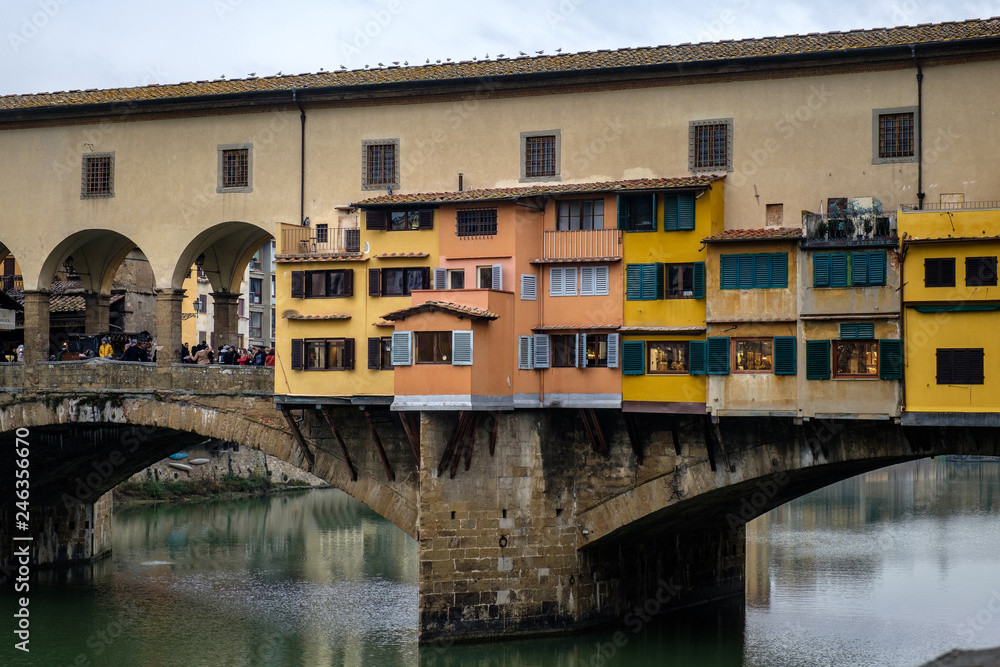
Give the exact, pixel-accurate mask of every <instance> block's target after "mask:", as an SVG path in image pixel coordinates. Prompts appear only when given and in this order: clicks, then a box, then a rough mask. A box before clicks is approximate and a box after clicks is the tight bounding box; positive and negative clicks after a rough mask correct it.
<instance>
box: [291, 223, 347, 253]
mask: <svg viewBox="0 0 1000 667" xmlns="http://www.w3.org/2000/svg"><path fill="white" fill-rule="evenodd" d="M354 252H361V230H360V229H357V228H340V227H336V228H333V229H313V228H311V227H293V228H290V229H289V228H286V229H282V230H281V247H280V248H279V249H278V253H279V254H282V255H313V254H320V255H329V254H338V253H354Z"/></svg>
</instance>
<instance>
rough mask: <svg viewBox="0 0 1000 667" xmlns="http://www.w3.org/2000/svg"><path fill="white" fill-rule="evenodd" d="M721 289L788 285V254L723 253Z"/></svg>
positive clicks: (720, 274) (720, 258) (764, 287)
mask: <svg viewBox="0 0 1000 667" xmlns="http://www.w3.org/2000/svg"><path fill="white" fill-rule="evenodd" d="M719 262H720V265H721V270H720V271H719V276H720V288H721V289H767V288H783V287H788V255H787V254H786V253H783V252H777V253H766V254H758V255H721V256H720V257H719Z"/></svg>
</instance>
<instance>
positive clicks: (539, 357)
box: [532, 334, 549, 368]
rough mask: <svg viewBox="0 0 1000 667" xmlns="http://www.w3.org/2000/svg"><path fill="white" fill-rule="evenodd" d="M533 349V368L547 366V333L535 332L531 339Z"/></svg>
mask: <svg viewBox="0 0 1000 667" xmlns="http://www.w3.org/2000/svg"><path fill="white" fill-rule="evenodd" d="M532 346H533V349H534V354H535V359H534V365H535V368H548V367H549V336H548V334H535V335H534V337H533V340H532Z"/></svg>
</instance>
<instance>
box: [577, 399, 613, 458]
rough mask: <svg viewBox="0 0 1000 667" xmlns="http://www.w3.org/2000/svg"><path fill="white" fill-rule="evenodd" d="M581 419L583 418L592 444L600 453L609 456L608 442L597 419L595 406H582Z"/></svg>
mask: <svg viewBox="0 0 1000 667" xmlns="http://www.w3.org/2000/svg"><path fill="white" fill-rule="evenodd" d="M580 419H582V420H583V427H584V428H585V429H586V430H587V437H589V438H590V446H591V447H593V448H594V451H595V452H597V453H598V454H603V455H604V456H608V443H607V441H606V440H605V439H604V433H603V432H602V431H601V425H600V424H599V423H598V421H597V413H595V412H594V410H593V408H580Z"/></svg>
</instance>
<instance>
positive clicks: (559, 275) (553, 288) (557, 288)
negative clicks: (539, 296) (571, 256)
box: [549, 266, 566, 296]
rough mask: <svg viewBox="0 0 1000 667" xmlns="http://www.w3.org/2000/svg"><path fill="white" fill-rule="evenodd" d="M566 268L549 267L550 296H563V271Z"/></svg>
mask: <svg viewBox="0 0 1000 667" xmlns="http://www.w3.org/2000/svg"><path fill="white" fill-rule="evenodd" d="M565 270H566V269H565V268H564V267H561V266H558V267H556V266H553V267H552V268H550V269H549V296H563V292H564V289H563V280H564V279H563V272H564V271H565Z"/></svg>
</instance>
